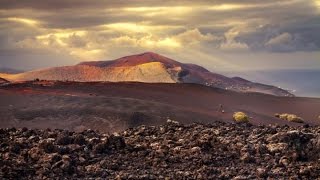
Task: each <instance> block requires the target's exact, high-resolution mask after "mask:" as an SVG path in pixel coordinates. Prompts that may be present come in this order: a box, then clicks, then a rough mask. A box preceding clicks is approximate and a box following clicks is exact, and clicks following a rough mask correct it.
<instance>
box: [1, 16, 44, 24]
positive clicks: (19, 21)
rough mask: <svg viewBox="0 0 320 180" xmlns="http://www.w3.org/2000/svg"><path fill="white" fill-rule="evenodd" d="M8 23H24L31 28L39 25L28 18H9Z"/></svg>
mask: <svg viewBox="0 0 320 180" xmlns="http://www.w3.org/2000/svg"><path fill="white" fill-rule="evenodd" d="M7 20H8V21H12V22H17V23H23V24H26V25H30V26H35V25H38V24H39V22H38V21H36V20H33V19H27V18H17V17H10V18H7Z"/></svg>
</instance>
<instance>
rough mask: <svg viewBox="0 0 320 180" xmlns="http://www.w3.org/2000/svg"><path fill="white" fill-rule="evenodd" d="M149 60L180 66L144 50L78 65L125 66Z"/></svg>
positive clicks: (167, 65) (176, 62)
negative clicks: (143, 51) (136, 53)
mask: <svg viewBox="0 0 320 180" xmlns="http://www.w3.org/2000/svg"><path fill="white" fill-rule="evenodd" d="M150 62H160V63H163V64H164V65H165V66H166V67H170V68H172V67H176V66H181V65H182V63H180V62H178V61H175V60H172V59H170V58H167V57H164V56H161V55H159V54H156V53H153V52H146V53H142V54H138V55H131V56H125V57H122V58H119V59H115V60H112V61H91V62H82V63H80V64H79V65H89V66H98V67H126V66H136V65H140V64H145V63H150Z"/></svg>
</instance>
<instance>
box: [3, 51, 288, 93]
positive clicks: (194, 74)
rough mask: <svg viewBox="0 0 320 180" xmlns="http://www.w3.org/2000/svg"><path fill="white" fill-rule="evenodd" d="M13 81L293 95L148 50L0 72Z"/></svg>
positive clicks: (273, 87)
mask: <svg viewBox="0 0 320 180" xmlns="http://www.w3.org/2000/svg"><path fill="white" fill-rule="evenodd" d="M0 77H3V78H6V79H9V80H12V81H21V80H22V81H23V80H34V79H43V80H62V81H65V80H68V81H110V82H121V81H138V82H147V83H158V82H161V83H196V84H202V85H206V86H211V87H218V88H222V89H227V90H233V91H238V92H260V93H265V94H272V95H278V96H292V94H290V93H289V92H287V91H285V90H283V89H280V88H277V87H275V86H270V85H265V84H259V83H253V82H250V81H247V80H245V79H242V78H229V77H226V76H223V75H220V74H216V73H213V72H210V71H208V70H207V69H205V68H203V67H201V66H198V65H195V64H184V63H180V62H178V61H175V60H173V59H170V58H167V57H164V56H161V55H159V54H156V53H152V52H146V53H142V54H138V55H131V56H126V57H122V58H119V59H116V60H111V61H92V62H82V63H80V64H77V65H75V66H64V67H55V68H49V69H42V70H37V71H30V72H26V73H20V74H15V75H9V74H0Z"/></svg>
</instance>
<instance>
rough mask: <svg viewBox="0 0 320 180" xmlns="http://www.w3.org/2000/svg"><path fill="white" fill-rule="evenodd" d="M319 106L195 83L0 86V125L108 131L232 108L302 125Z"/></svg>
mask: <svg viewBox="0 0 320 180" xmlns="http://www.w3.org/2000/svg"><path fill="white" fill-rule="evenodd" d="M220 105H223V110H224V113H222V112H221V110H220ZM319 106H320V99H317V98H301V97H277V96H271V95H265V94H260V93H238V92H233V91H227V90H222V89H218V88H212V87H206V86H202V85H198V84H183V83H177V84H176V83H136V82H135V83H133V82H121V83H119V82H117V83H111V82H107V83H106V82H55V81H39V82H37V81H32V82H24V83H12V84H9V85H6V86H1V87H0V114H1V116H0V127H2V128H4V127H28V128H40V129H45V128H48V127H50V128H58V129H69V130H72V131H79V130H82V129H94V130H99V131H100V132H114V131H122V130H124V129H126V128H128V127H132V126H137V125H141V124H145V125H159V124H162V123H164V122H165V121H166V119H167V118H168V117H169V118H172V119H177V120H179V121H181V122H182V123H186V124H187V123H192V122H201V123H211V122H213V121H215V120H220V121H224V122H232V121H233V120H232V116H233V113H234V112H237V111H242V112H245V113H246V114H248V116H249V117H250V122H251V123H252V124H255V125H261V124H265V125H266V124H279V125H285V124H287V125H289V126H297V125H300V124H298V123H293V122H288V121H285V120H282V119H279V118H276V117H274V114H275V113H290V114H296V115H298V116H300V117H302V118H303V119H304V120H305V123H306V124H310V125H319V124H320V121H319V119H318V116H319ZM135 112H138V113H140V115H139V114H138V116H136V115H135ZM136 117H137V118H136Z"/></svg>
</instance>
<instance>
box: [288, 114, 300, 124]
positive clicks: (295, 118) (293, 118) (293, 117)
mask: <svg viewBox="0 0 320 180" xmlns="http://www.w3.org/2000/svg"><path fill="white" fill-rule="evenodd" d="M287 120H288V121H289V122H296V123H303V122H304V121H303V119H302V118H301V117H298V116H297V115H295V114H290V115H288V117H287Z"/></svg>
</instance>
